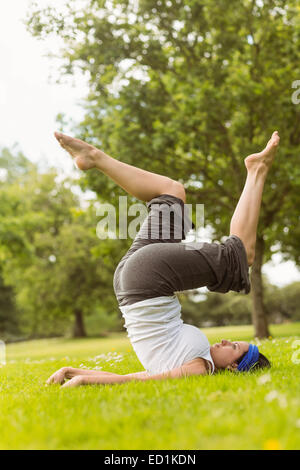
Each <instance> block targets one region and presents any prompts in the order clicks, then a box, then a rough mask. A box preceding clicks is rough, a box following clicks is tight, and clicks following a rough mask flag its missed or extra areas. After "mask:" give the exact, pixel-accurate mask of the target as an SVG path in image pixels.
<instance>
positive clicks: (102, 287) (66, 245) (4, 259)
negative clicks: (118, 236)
mask: <svg viewBox="0 0 300 470" xmlns="http://www.w3.org/2000/svg"><path fill="white" fill-rule="evenodd" d="M14 158H15V157H14V156H13V155H10V159H7V161H8V162H9V166H10V168H12V169H13V170H16V172H15V173H14V172H13V171H12V175H14V177H11V178H9V179H7V180H6V182H5V183H4V184H3V186H2V187H1V188H0V207H1V210H0V262H1V276H0V281H1V282H2V277H3V279H4V280H5V284H6V285H7V286H9V287H7V288H5V290H4V286H3V287H2V284H1V292H0V293H1V294H2V295H1V297H0V302H1V304H0V305H1V317H0V318H1V331H2V330H3V331H4V330H5V334H6V333H7V322H9V321H11V322H12V321H13V316H12V318H11V320H9V315H10V310H11V309H12V307H11V309H10V310H9V309H8V302H9V301H10V302H11V303H14V300H15V302H16V306H17V308H18V312H19V313H18V328H19V329H20V331H21V333H22V334H23V335H27V336H28V335H29V336H52V335H62V334H65V333H66V332H67V331H69V329H70V322H71V321H73V317H74V316H75V317H76V318H77V317H78V316H80V317H81V319H82V318H83V317H85V316H86V315H88V314H93V313H96V312H97V311H99V309H100V308H101V309H102V310H105V311H106V313H103V314H102V317H103V318H106V315H108V316H109V315H110V314H112V312H114V311H117V304H116V301H115V299H114V296H113V292H112V275H113V270H112V265H111V263H108V262H107V257H108V252H109V250H107V246H106V245H105V241H104V242H102V243H101V247H99V245H100V241H99V240H98V238H97V236H96V223H97V219H96V217H95V213H96V211H95V209H94V208H93V207H92V206H91V207H88V208H86V209H82V208H81V204H80V200H79V199H78V197H77V196H75V194H74V192H73V191H72V186H71V185H72V184H73V185H74V183H72V181H68V180H67V179H64V180H61V181H59V180H58V175H57V173H56V172H54V171H53V170H52V171H50V170H49V171H48V173H39V172H38V171H37V169H36V168H35V167H34V166H32V165H29V164H28V165H27V163H26V160H25V159H22V160H21V163H20V166H21V168H22V169H24V171H17V168H18V161H19V160H18V157H16V162H14ZM60 179H61V178H60ZM102 253H103V256H102ZM12 292H13V293H14V297H12ZM9 295H10V297H9ZM2 317H3V319H2ZM113 318H114V319H115V323H116V318H115V316H113ZM76 321H78V320H76ZM81 321H82V320H81ZM2 325H3V326H2ZM98 328H99V330H98V331H97V330H95V331H94V334H97V332H98V333H100V332H101V330H103V329H106V328H107V320H106V323H105V325H104V328H101V321H100V322H98ZM79 333H80V332H79ZM81 333H82V334H84V326H83V327H82V331H81Z"/></svg>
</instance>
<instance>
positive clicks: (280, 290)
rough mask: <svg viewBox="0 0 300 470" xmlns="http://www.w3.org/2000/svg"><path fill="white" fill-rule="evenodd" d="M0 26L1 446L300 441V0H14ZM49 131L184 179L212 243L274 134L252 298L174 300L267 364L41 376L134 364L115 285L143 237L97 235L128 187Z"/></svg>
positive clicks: (230, 445)
mask: <svg viewBox="0 0 300 470" xmlns="http://www.w3.org/2000/svg"><path fill="white" fill-rule="evenodd" d="M20 3H22V8H21V10H20V11H19V13H18V14H17V13H16V11H17V9H18V7H19V6H20ZM5 9H6V11H5ZM5 15H6V17H5ZM0 21H1V22H2V23H3V24H1V29H2V33H1V34H2V35H1V36H0V46H1V49H0V54H3V57H2V59H1V62H2V64H3V65H4V67H3V75H2V77H1V78H0V105H1V116H2V119H1V121H2V122H3V127H2V132H1V138H0V340H2V341H3V342H4V343H5V346H6V348H5V349H6V360H5V363H4V361H2V362H3V364H2V367H1V364H0V425H1V429H2V432H1V437H0V449H297V448H299V446H300V399H299V396H300V393H299V392H300V388H299V383H300V382H299V376H300V374H299V370H300V351H299V350H300V274H299V271H298V266H299V264H300V229H299V227H300V225H299V205H300V191H299V189H300V167H299V155H300V91H299V93H298V92H297V89H299V90H300V52H299V51H300V47H299V45H300V7H299V4H298V2H297V1H296V0H289V1H280V0H238V1H237V0H232V1H228V0H226V1H225V0H220V1H218V2H215V1H212V0H203V1H202V0H197V1H194V0H167V1H165V0H140V1H139V2H138V1H128V0H127V1H117V0H116V1H104V0H94V1H93V0H71V1H68V2H67V1H61V2H59V3H58V2H55V1H50V0H45V1H42V2H29V1H28V2H27V1H26V2H19V0H12V1H11V2H10V4H9V5H8V6H7V7H5V8H4V15H3V16H2V19H1V20H0ZM2 26H3V28H2ZM5 28H6V29H5ZM18 31H19V32H20V36H19V37H18V36H17V34H18ZM13 32H14V33H15V34H16V37H14V34H13ZM9 34H11V36H10V35H9ZM2 46H3V47H2ZM45 54H47V57H46V58H45V57H43V55H45ZM42 57H43V58H42ZM48 75H50V78H49V77H48ZM298 96H299V98H298ZM75 102H76V107H75ZM55 130H61V131H63V132H65V133H69V134H71V135H75V136H77V137H78V138H81V139H83V140H86V141H87V142H90V143H92V144H93V145H96V146H97V147H99V148H101V149H103V150H104V151H105V152H106V153H108V154H109V155H111V156H113V157H115V158H117V159H120V160H122V161H124V162H127V163H129V164H133V165H135V166H138V167H141V168H145V169H147V170H149V171H153V172H156V173H161V174H167V175H168V176H170V177H171V178H174V179H180V181H182V182H183V183H184V185H185V188H186V192H187V198H188V202H189V203H191V204H193V205H195V204H204V210H205V226H206V231H205V233H204V232H203V236H204V237H205V239H206V240H208V241H220V240H222V237H223V236H224V235H227V234H228V230H229V222H230V218H231V215H232V212H233V209H234V207H235V205H236V203H237V201H238V198H239V195H240V193H241V190H242V188H243V185H244V180H245V176H246V174H245V168H244V163H243V159H244V158H245V157H246V156H247V155H249V154H250V153H253V152H256V151H259V150H261V149H262V148H263V147H264V146H265V143H266V141H267V140H268V138H269V136H270V135H271V134H272V132H273V131H274V130H278V131H279V133H280V137H281V141H280V148H279V150H278V154H277V157H276V161H275V163H274V165H273V167H272V170H271V172H270V174H269V176H268V179H267V183H266V186H265V191H264V196H263V204H262V211H261V216H260V222H259V229H258V238H257V249H256V257H255V261H254V264H253V266H252V268H251V286H252V291H251V294H250V295H248V296H244V295H241V294H236V293H229V294H227V295H222V294H217V293H209V294H208V291H207V290H206V289H201V290H200V291H193V292H191V291H190V292H185V293H182V294H180V300H181V302H182V318H183V320H184V321H185V322H187V323H190V324H193V325H195V326H197V327H199V328H201V329H203V330H204V331H205V333H206V334H207V336H208V338H209V340H210V341H211V342H216V341H220V339H222V338H228V339H231V340H246V341H252V342H254V343H255V344H258V345H260V349H261V351H262V352H263V353H264V354H266V356H267V357H269V358H270V359H271V362H272V368H271V369H270V370H268V371H267V372H264V371H260V372H259V371H258V372H255V373H252V374H241V375H240V376H238V375H237V374H236V375H235V374H233V373H230V372H224V373H221V374H217V375H216V376H213V377H190V378H188V379H185V380H181V379H176V380H168V381H164V382H156V383H155V382H151V381H150V382H146V383H139V382H136V383H134V382H132V383H128V384H124V385H113V386H103V387H91V386H88V387H84V388H78V389H74V390H67V389H66V390H61V389H60V388H59V387H57V386H54V387H51V388H48V387H45V381H46V379H47V378H48V377H49V375H51V374H52V373H53V372H54V371H55V370H56V369H58V368H60V367H63V366H66V365H70V366H74V367H88V368H95V369H102V368H103V369H104V370H109V371H113V372H117V373H121V374H123V373H129V372H132V371H137V370H142V366H141V365H140V363H139V361H138V359H137V358H136V356H135V354H134V352H133V350H132V347H131V345H130V343H129V340H128V338H127V336H126V333H125V331H124V328H123V320H122V317H121V313H120V311H119V309H118V305H117V302H116V299H115V297H114V292H113V288H112V279H113V273H114V269H115V267H116V265H117V263H118V261H119V260H120V258H121V257H122V256H123V253H125V251H126V250H127V249H128V247H129V245H130V243H131V241H132V240H131V239H129V238H127V239H124V238H123V239H120V238H118V236H117V235H118V233H116V237H115V238H113V237H110V238H106V239H101V240H100V239H99V237H98V236H97V233H96V227H97V224H98V222H99V217H98V216H97V208H98V207H99V204H105V203H110V204H112V205H114V206H115V208H116V210H117V211H118V208H119V196H124V192H123V191H122V190H121V189H120V188H118V187H117V186H116V185H115V184H114V183H113V182H111V181H110V180H108V179H107V178H106V177H105V176H103V175H102V174H100V173H99V172H98V171H97V170H91V171H90V172H88V173H86V174H83V173H82V172H79V171H78V170H76V169H75V168H74V166H73V165H72V163H71V162H70V159H69V157H68V156H67V154H66V153H65V152H63V151H62V150H61V149H60V148H59V147H58V146H57V145H56V142H55V139H54V137H53V132H54V131H55ZM47 139H48V140H47ZM57 147H58V148H57ZM134 202H137V201H136V200H134V198H132V199H130V198H129V200H128V204H130V203H134ZM117 215H118V214H117ZM117 220H118V218H117ZM128 221H130V217H128ZM117 232H118V227H117ZM276 260H277V262H276ZM278 260H279V261H278ZM274 264H275V266H274ZM2 349H3V345H2ZM0 359H1V356H0Z"/></svg>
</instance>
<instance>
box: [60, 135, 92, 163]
mask: <svg viewBox="0 0 300 470" xmlns="http://www.w3.org/2000/svg"><path fill="white" fill-rule="evenodd" d="M54 135H55V138H56V139H57V140H58V142H59V144H60V145H61V147H62V148H63V149H65V150H66V151H67V152H68V153H69V154H70V155H71V156H72V157H73V158H74V160H75V163H76V165H77V166H78V168H79V169H80V170H89V169H90V168H94V167H95V166H96V158H97V156H98V154H99V150H98V149H96V147H93V145H90V144H87V143H86V142H84V141H83V140H80V139H75V138H74V137H69V136H67V135H65V134H62V133H61V132H54Z"/></svg>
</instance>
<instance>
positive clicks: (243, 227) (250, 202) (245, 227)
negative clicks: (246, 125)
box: [230, 131, 280, 265]
mask: <svg viewBox="0 0 300 470" xmlns="http://www.w3.org/2000/svg"><path fill="white" fill-rule="evenodd" d="M279 140H280V138H279V135H278V132H277V131H275V132H273V134H272V137H271V139H270V140H269V142H268V144H267V146H266V148H265V149H264V150H263V151H262V152H260V153H257V154H253V155H249V157H247V158H246V159H245V165H246V168H247V171H248V173H247V179H246V183H245V187H244V189H243V192H242V194H241V197H240V199H239V202H238V204H237V206H236V209H235V211H234V214H233V217H232V219H231V223H230V235H237V236H238V237H239V238H240V239H241V240H242V242H243V243H244V246H245V249H246V252H247V257H248V263H249V265H251V264H252V263H253V260H254V255H255V244H256V231H257V225H258V219H259V212H260V206H261V200H262V193H263V188H264V184H265V180H266V177H267V174H268V171H269V169H270V167H271V164H272V161H273V158H274V156H275V153H276V150H277V147H278V144H279Z"/></svg>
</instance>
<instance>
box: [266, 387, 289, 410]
mask: <svg viewBox="0 0 300 470" xmlns="http://www.w3.org/2000/svg"><path fill="white" fill-rule="evenodd" d="M273 400H277V401H278V405H279V406H280V408H286V407H287V399H286V397H285V395H283V394H282V393H278V392H277V390H272V391H271V392H269V393H268V394H267V395H266V396H265V401H266V402H268V403H270V402H272V401H273Z"/></svg>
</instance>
